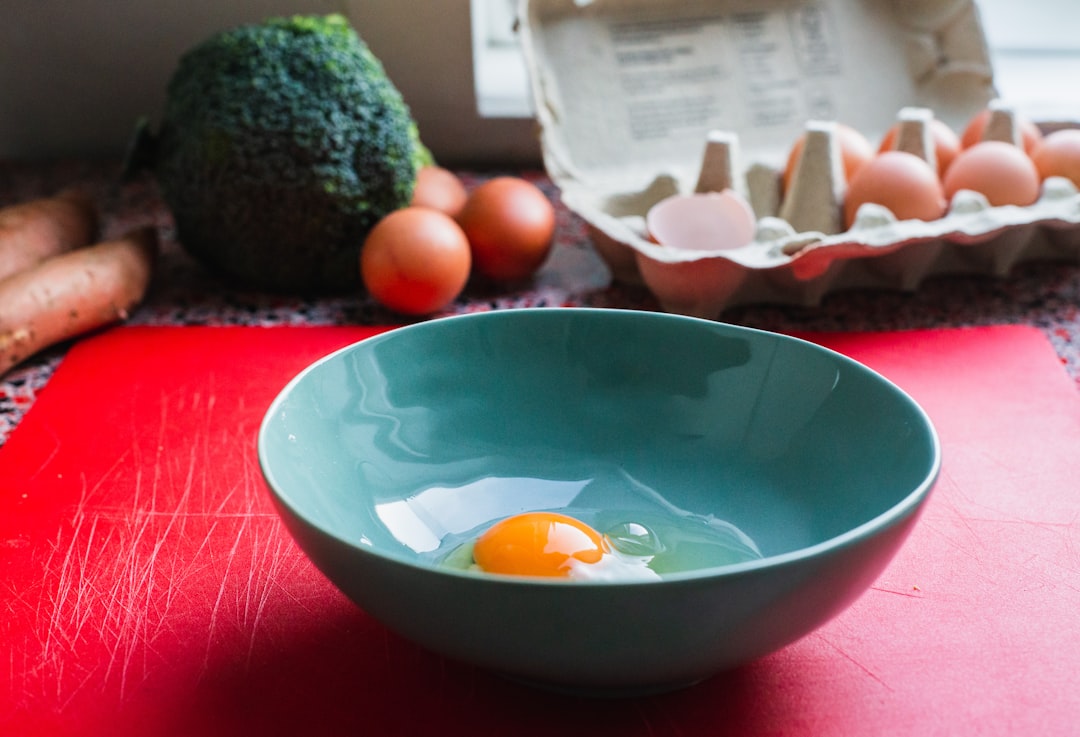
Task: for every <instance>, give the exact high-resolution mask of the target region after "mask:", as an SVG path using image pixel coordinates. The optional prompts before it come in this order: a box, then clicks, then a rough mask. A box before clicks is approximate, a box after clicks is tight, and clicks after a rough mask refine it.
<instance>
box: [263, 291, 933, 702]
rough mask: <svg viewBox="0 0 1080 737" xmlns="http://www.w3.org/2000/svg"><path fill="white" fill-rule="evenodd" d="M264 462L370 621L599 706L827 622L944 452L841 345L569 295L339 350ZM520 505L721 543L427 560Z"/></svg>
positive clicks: (901, 527)
mask: <svg viewBox="0 0 1080 737" xmlns="http://www.w3.org/2000/svg"><path fill="white" fill-rule="evenodd" d="M258 454H259V461H260V464H261V468H262V471H263V474H264V476H265V478H266V480H267V482H268V485H269V488H270V490H271V492H272V496H273V499H274V501H275V504H276V506H277V509H278V511H279V513H280V514H281V517H282V518H283V519H284V522H285V524H286V526H287V527H288V529H289V530H290V532H291V533H292V535H293V536H294V537H295V539H296V541H297V543H298V544H299V546H300V547H301V548H302V549H303V550H304V551H305V553H306V554H307V555H308V556H309V557H310V558H311V559H312V561H314V563H315V565H316V566H317V567H318V568H319V569H320V570H321V571H322V572H323V573H324V574H325V575H326V576H327V577H328V578H329V579H330V581H332V582H333V583H334V584H335V585H336V586H337V587H339V588H340V589H341V590H342V591H343V592H344V593H345V594H346V595H347V596H348V597H350V598H351V599H352V600H353V601H354V602H355V603H356V604H357V605H359V606H360V607H361V608H362V609H363V610H364V611H365V612H367V613H368V614H369V615H370V616H372V617H374V618H375V619H377V620H379V621H381V622H382V623H384V624H385V625H386V626H387V627H388V628H390V629H392V630H395V631H396V632H398V633H400V634H401V635H403V636H404V637H406V638H409V639H411V640H413V641H415V642H417V643H420V644H421V645H423V646H425V647H427V648H429V649H430V650H433V651H435V652H438V653H441V654H443V655H445V656H448V657H449V658H453V659H458V660H461V661H466V662H469V663H472V664H475V665H478V666H481V667H483V668H485V669H490V670H493V671H497V672H499V673H502V674H505V675H507V676H509V677H512V678H515V679H517V680H521V681H526V682H529V683H533V684H537V685H541V686H546V687H550V688H556V689H561V690H567V691H572V692H575V693H581V694H594V695H634V694H642V693H650V692H659V691H665V690H671V689H676V688H679V687H682V686H686V685H689V684H692V683H695V682H698V681H700V680H702V679H705V678H707V677H709V676H710V675H713V674H716V673H717V672H719V671H722V670H725V669H730V668H732V667H735V666H738V665H740V664H743V663H746V662H747V661H750V660H752V659H756V658H759V657H761V656H763V655H765V654H767V653H770V652H772V651H775V650H777V649H778V648H781V647H783V646H785V645H787V644H789V643H791V642H793V641H795V640H797V639H798V638H801V637H802V636H804V635H806V634H807V633H809V632H811V631H812V630H814V629H815V628H817V627H818V626H820V625H821V624H823V623H824V622H826V621H827V620H829V619H830V618H832V617H833V616H835V615H836V614H838V613H839V612H840V611H842V610H843V609H844V608H845V607H847V606H848V605H849V604H850V603H851V602H852V601H853V600H854V599H855V598H857V597H858V596H859V595H860V594H861V593H862V592H863V591H864V590H865V589H866V588H867V587H868V586H869V585H870V584H871V582H873V581H874V579H875V578H876V577H877V576H878V575H879V573H880V572H881V571H882V569H883V568H884V567H885V566H886V564H887V563H888V562H889V560H890V559H891V558H892V557H893V555H894V554H895V553H896V551H897V550H898V548H899V547H900V546H901V544H902V542H903V540H904V539H905V537H906V536H907V534H908V532H909V530H910V529H911V527H912V525H913V524H915V522H916V519H917V517H918V511H919V509H920V507H921V506H922V504H923V502H924V501H925V500H926V498H927V495H928V494H929V492H930V489H931V487H932V486H933V483H934V481H935V480H936V477H937V473H938V468H939V463H940V448H939V444H938V440H937V435H936V433H935V431H934V428H933V426H932V424H931V422H930V420H929V419H928V417H927V416H926V414H925V413H924V411H923V410H922V409H921V408H920V407H919V406H918V405H917V404H916V403H915V402H914V401H913V400H912V399H911V398H910V397H909V396H908V395H906V394H905V393H904V392H903V391H901V390H900V389H899V388H897V387H896V386H895V385H894V384H892V383H890V382H889V381H887V380H886V379H884V378H883V377H882V376H880V375H879V374H877V373H875V372H874V371H872V370H870V369H869V368H867V367H865V366H863V365H861V364H859V363H857V362H855V361H852V360H850V359H848V358H846V357H844V356H842V355H840V354H838V353H835V352H833V351H830V350H827V349H825V348H822V347H819V346H817V345H815V344H812V343H809V342H805V341H802V340H799V339H796V338H792V337H786V336H782V335H778V334H773V333H768V332H763V331H758V330H753V329H748V328H741V327H736V326H732V325H726V324H722V323H717V322H712V321H707V320H702V319H697V318H692V317H686V316H680V315H672V314H662V313H653V312H641V311H626V310H602V309H587V308H585V309H577V308H543V309H522V310H508V311H496V312H488V313H480V314H471V315H462V316H454V317H448V318H442V319H437V320H431V321H428V322H422V323H417V324H414V325H410V326H407V327H403V328H399V329H396V330H393V331H390V332H388V333H384V334H381V335H379V336H376V337H373V338H370V339H368V340H364V341H361V342H359V343H356V344H354V345H351V346H349V347H347V348H344V349H342V350H340V351H337V352H335V353H333V354H332V355H329V356H327V357H325V358H323V359H321V360H319V361H317V362H315V363H314V364H313V365H311V366H310V367H308V368H306V369H305V370H303V371H302V372H301V373H300V374H299V375H298V376H296V377H295V378H294V379H293V380H292V381H291V382H290V383H289V384H288V385H287V386H286V387H285V388H284V390H283V391H282V392H281V394H280V395H279V396H278V397H277V398H276V399H275V401H274V402H273V404H272V406H271V407H270V408H269V411H268V412H267V414H266V416H265V419H264V421H263V424H262V426H261V428H260V432H259V436H258ZM531 510H559V511H563V512H567V513H570V514H573V515H577V516H579V517H582V518H586V517H589V515H592V516H593V517H592V519H596V515H598V514H600V515H603V514H605V513H606V514H608V515H609V518H608V521H609V523H611V524H617V523H619V522H625V523H628V524H636V523H637V522H643V523H644V522H647V521H650V520H651V521H652V522H656V523H657V524H658V525H659V527H657V528H656V529H666V528H664V525H665V524H666V523H667V522H672V523H675V524H683V523H687V524H689V523H693V524H703V525H705V526H706V527H708V528H709V530H711V531H713V532H716V531H719V532H720V533H721V534H722V535H725V536H727V539H728V540H729V541H735V542H734V543H733V545H734V547H739V546H741V552H740V555H738V556H736V557H735V559H733V560H725V561H723V562H720V563H717V562H716V560H717V559H715V558H712V557H709V556H708V555H705V556H704V557H701V558H699V559H695V558H694V555H695V553H694V551H693V546H689V547H686V546H684V547H686V549H687V550H690V552H689V553H688V558H687V560H689V569H688V570H678V567H675V569H674V571H675V572H669V573H665V574H663V575H662V576H660V577H659V578H658V579H657V580H646V581H642V580H631V581H620V580H600V581H572V580H566V579H552V578H535V577H526V576H507V575H496V574H490V573H485V572H481V571H476V570H470V569H467V568H455V567H451V566H448V565H446V564H445V563H444V562H442V560H441V558H442V557H443V556H444V555H445V554H446V552H447V551H448V550H450V549H452V548H455V547H456V546H458V545H459V544H461V543H462V542H468V541H469V540H471V539H473V538H474V537H475V536H476V535H477V534H479V533H480V532H481V531H483V530H485V529H486V528H487V527H488V526H490V525H491V524H492V523H493V522H494V521H496V520H499V519H501V518H504V517H506V516H509V515H512V514H515V513H519V512H523V511H531ZM612 515H613V516H612ZM649 524H651V522H650V523H649ZM662 542H663V541H662V540H661V543H662ZM705 549H706V550H712V548H709V547H708V546H706V547H705ZM747 551H749V552H747ZM743 553H745V555H743Z"/></svg>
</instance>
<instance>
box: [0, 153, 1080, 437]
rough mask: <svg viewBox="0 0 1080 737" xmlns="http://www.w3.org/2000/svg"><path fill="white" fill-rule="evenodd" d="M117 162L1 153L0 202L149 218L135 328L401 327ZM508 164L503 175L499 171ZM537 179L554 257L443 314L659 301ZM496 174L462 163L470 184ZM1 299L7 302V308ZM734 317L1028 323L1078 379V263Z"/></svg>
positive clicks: (812, 324) (775, 323) (13, 406)
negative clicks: (233, 267) (303, 275)
mask: <svg viewBox="0 0 1080 737" xmlns="http://www.w3.org/2000/svg"><path fill="white" fill-rule="evenodd" d="M119 169H120V165H119V162H116V161H112V160H104V161H87V160H74V161H73V160H65V161H50V162H0V205H5V204H9V203H13V202H18V201H22V200H26V199H30V198H33V197H38V196H44V195H49V194H53V193H55V192H56V191H58V190H60V189H61V188H63V187H66V186H70V185H78V186H81V187H83V188H85V189H87V190H88V191H90V192H92V193H94V194H95V196H96V198H97V200H98V202H99V205H100V207H101V210H102V213H103V215H104V220H103V229H104V236H106V237H108V236H112V235H117V234H119V233H122V232H124V231H126V230H128V229H130V228H132V227H135V226H137V225H144V224H153V225H155V226H157V227H158V228H159V232H160V233H161V237H162V242H163V246H162V256H161V259H160V261H159V269H158V272H157V274H156V276H155V279H154V282H153V284H152V287H151V291H150V294H149V295H148V297H147V299H146V301H145V302H144V304H143V305H142V306H141V307H140V308H139V309H138V310H137V311H135V312H134V313H133V314H132V315H131V317H130V321H129V322H130V323H131V324H139V325H338V324H345V325H347V324H370V325H378V324H399V323H401V322H403V321H404V318H402V316H400V315H397V314H395V313H392V312H390V311H388V310H385V309H383V308H382V307H380V306H379V305H378V304H376V303H375V302H374V301H373V300H371V299H370V298H367V297H365V296H362V295H346V296H335V297H326V298H318V299H306V298H301V297H290V296H282V295H275V294H267V293H263V292H255V291H250V290H245V289H243V288H238V287H237V286H236V285H234V284H230V283H228V282H226V281H223V280H222V279H220V278H218V277H216V276H215V275H213V274H210V273H208V272H207V271H206V270H204V269H203V268H202V267H201V266H200V265H199V264H197V263H196V262H195V261H193V260H192V259H191V258H190V257H189V256H188V255H187V254H186V253H185V252H184V250H183V249H182V248H181V247H180V246H179V244H178V243H177V242H176V240H175V237H174V233H173V228H172V221H171V218H170V215H169V212H168V210H167V208H166V207H165V206H164V204H163V203H162V201H161V199H160V196H159V193H158V191H157V188H156V187H155V185H154V184H153V182H152V181H149V180H140V181H136V182H128V183H126V184H123V185H120V184H118V173H119ZM499 173H505V172H499ZM513 173H514V174H517V175H520V176H524V177H526V178H529V179H531V180H532V181H534V182H536V183H537V184H538V185H539V186H540V187H541V188H543V189H544V191H545V192H547V193H548V195H549V196H550V197H551V199H552V200H553V201H554V202H555V203H556V205H557V213H558V224H557V231H556V242H555V246H554V248H553V250H552V254H551V257H550V258H549V260H548V262H547V263H546V264H545V266H544V267H543V268H542V269H541V271H540V272H539V273H538V274H537V275H536V277H535V278H534V279H532V280H530V281H529V282H528V283H526V284H519V285H514V286H510V287H502V288H495V287H492V286H491V285H488V284H481V283H470V285H469V286H468V287H467V289H466V291H465V293H464V294H463V295H462V296H461V297H460V298H459V299H458V300H457V301H456V302H455V303H454V304H452V305H451V306H450V307H449V308H447V310H446V311H445V312H444V313H442V314H455V313H462V312H470V311H478V310H490V309H510V308H516V307H526V306H548V307H557V306H567V305H573V306H591V307H611V308H622V309H639V310H656V309H659V306H658V305H657V303H656V301H655V300H654V299H653V298H652V296H651V295H650V294H649V293H648V292H647V290H645V289H644V288H642V287H633V286H628V285H622V284H617V283H612V280H611V278H610V276H609V274H608V272H607V270H606V268H605V266H604V265H603V263H602V262H601V261H600V259H599V258H598V257H597V255H596V254H595V252H594V251H593V249H592V247H591V245H590V243H589V239H588V237H587V235H586V232H585V228H584V225H583V223H582V222H581V220H580V219H579V218H577V217H576V216H575V215H573V214H572V213H570V212H569V211H568V210H567V209H566V208H565V207H562V206H561V205H559V198H558V191H557V190H556V188H555V187H554V186H553V185H552V184H551V182H550V181H549V180H548V179H547V178H546V177H544V176H543V175H542V174H540V173H537V172H513ZM492 174H494V173H487V172H484V173H481V172H461V175H462V177H463V179H464V180H465V182H466V185H467V186H470V187H471V186H474V185H475V184H476V183H477V182H479V181H481V180H483V179H484V178H486V177H487V176H490V175H492ZM2 308H3V306H2V305H0V309H2ZM721 318H722V319H723V320H725V321H727V322H731V323H735V324H740V325H747V326H751V327H756V328H762V329H766V330H776V331H785V332H788V331H878V330H903V329H913V328H928V327H930V328H932V327H956V326H966V325H991V324H1027V325H1034V326H1036V327H1038V328H1040V329H1041V330H1042V331H1044V333H1045V334H1046V335H1047V337H1048V338H1049V340H1050V341H1051V343H1052V344H1053V345H1054V348H1055V350H1056V351H1057V353H1058V355H1059V356H1060V358H1061V361H1062V363H1063V365H1064V366H1065V369H1066V370H1067V371H1068V372H1069V374H1070V375H1071V376H1072V378H1073V380H1074V381H1075V382H1077V384H1078V387H1080V262H1076V261H1070V262H1052V263H1050V262H1040V263H1027V264H1022V265H1020V266H1018V267H1016V268H1014V269H1013V270H1012V271H1011V272H1010V274H1009V275H1008V276H1007V277H1004V278H998V277H989V276H963V277H960V276H950V277H936V278H933V279H930V280H928V281H926V282H924V283H923V284H922V285H921V286H920V288H919V289H918V291H917V292H914V293H899V292H890V291H866V290H862V291H848V292H841V293H835V294H831V295H829V296H827V297H825V299H824V300H823V301H822V303H821V304H820V305H819V306H816V307H797V306H790V305H749V306H739V307H734V308H731V309H729V310H728V311H726V312H725V313H724V314H723V315H722V316H721ZM69 346H70V344H66V345H60V346H56V347H54V348H52V349H49V350H47V351H44V352H42V353H40V354H39V355H37V356H34V357H32V358H31V359H29V360H27V361H26V362H24V363H23V364H21V365H20V366H18V367H16V368H15V369H13V370H11V371H9V372H8V373H7V374H6V375H4V376H3V377H2V378H0V444H2V443H3V441H4V440H5V439H6V438H7V436H8V435H9V434H10V432H11V431H12V430H13V429H14V427H15V426H16V425H17V424H18V422H19V420H20V419H21V417H22V416H23V415H24V414H25V412H26V411H27V410H28V409H29V408H30V406H31V405H32V404H33V402H34V399H35V397H36V396H37V394H38V392H40V391H41V390H42V389H43V388H44V387H45V386H46V385H47V383H48V380H49V377H50V376H51V375H52V372H53V370H54V369H55V368H56V366H57V365H58V364H59V362H60V361H61V360H62V358H63V355H64V352H65V351H66V349H67V348H68V347H69Z"/></svg>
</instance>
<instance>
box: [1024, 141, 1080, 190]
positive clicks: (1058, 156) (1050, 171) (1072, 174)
mask: <svg viewBox="0 0 1080 737" xmlns="http://www.w3.org/2000/svg"><path fill="white" fill-rule="evenodd" d="M1031 160H1032V161H1033V162H1035V168H1036V169H1038V170H1039V176H1040V177H1042V178H1043V179H1046V178H1047V177H1065V178H1066V179H1068V180H1070V181H1071V182H1072V183H1073V184H1075V185H1076V186H1077V187H1080V130H1078V129H1075V128H1065V129H1063V130H1059V131H1054V132H1053V133H1050V134H1048V135H1047V136H1046V138H1044V139H1043V140H1042V142H1041V143H1040V144H1039V145H1038V146H1036V147H1035V150H1034V151H1033V152H1032V153H1031Z"/></svg>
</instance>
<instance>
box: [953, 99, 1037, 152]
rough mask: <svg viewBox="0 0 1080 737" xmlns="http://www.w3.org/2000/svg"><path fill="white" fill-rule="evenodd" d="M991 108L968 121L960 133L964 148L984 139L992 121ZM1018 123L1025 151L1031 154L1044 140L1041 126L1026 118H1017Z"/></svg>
mask: <svg viewBox="0 0 1080 737" xmlns="http://www.w3.org/2000/svg"><path fill="white" fill-rule="evenodd" d="M992 114H993V113H992V111H991V110H990V108H986V109H985V110H981V111H979V112H978V113H976V114H975V115H974V116H973V117H972V118H971V120H970V121H968V124H967V127H966V128H964V132H963V133H961V134H960V145H961V147H963V148H971V147H972V146H974V145H975V144H976V143H979V142H980V141H982V137H983V132H984V131H985V130H986V125H987V123H989V122H990V116H991V115H992ZM1017 125H1019V126H1020V138H1021V140H1022V141H1023V142H1024V151H1026V152H1027V153H1028V155H1029V156H1030V155H1031V152H1032V151H1033V150H1034V149H1035V146H1036V145H1037V144H1038V143H1039V141H1041V140H1042V137H1043V134H1042V131H1040V130H1039V127H1038V126H1037V125H1035V124H1034V123H1032V122H1031V121H1030V120H1027V119H1025V118H1019V119H1017Z"/></svg>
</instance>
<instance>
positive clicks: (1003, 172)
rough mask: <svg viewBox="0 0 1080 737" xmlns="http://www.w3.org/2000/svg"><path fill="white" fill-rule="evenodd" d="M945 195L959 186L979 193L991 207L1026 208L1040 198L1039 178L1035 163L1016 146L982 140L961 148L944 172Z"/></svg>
mask: <svg viewBox="0 0 1080 737" xmlns="http://www.w3.org/2000/svg"><path fill="white" fill-rule="evenodd" d="M944 184H945V196H946V197H948V198H949V199H950V200H951V199H952V198H953V196H954V195H955V194H956V193H957V192H959V191H960V190H961V189H968V190H972V191H974V192H978V193H980V194H982V195H983V196H984V197H986V200H987V201H988V202H989V203H990V204H991V205H992V206H994V207H1000V206H1002V205H1017V206H1020V207H1025V206H1027V205H1030V204H1032V203H1033V202H1035V200H1037V199H1038V198H1039V189H1040V184H1041V180H1040V179H1039V171H1038V170H1037V169H1036V168H1035V163H1034V162H1033V161H1032V160H1031V157H1030V156H1028V155H1027V154H1026V153H1024V151H1023V150H1022V149H1021V148H1020V147H1019V146H1014V145H1013V144H1011V143H1005V142H1004V141H982V142H981V143H977V144H975V145H974V146H972V147H971V148H968V149H964V150H963V151H962V152H961V153H960V155H959V156H957V157H956V160H955V161H953V163H952V166H950V167H949V170H948V171H947V172H945V180H944Z"/></svg>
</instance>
